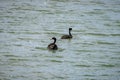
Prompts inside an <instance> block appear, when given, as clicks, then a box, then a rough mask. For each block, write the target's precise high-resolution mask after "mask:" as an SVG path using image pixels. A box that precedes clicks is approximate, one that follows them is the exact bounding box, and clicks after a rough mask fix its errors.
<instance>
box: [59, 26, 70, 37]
mask: <svg viewBox="0 0 120 80" xmlns="http://www.w3.org/2000/svg"><path fill="white" fill-rule="evenodd" d="M71 31H72V28H69V35H63V36H62V37H61V39H71V38H72V34H71Z"/></svg>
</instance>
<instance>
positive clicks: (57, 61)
mask: <svg viewBox="0 0 120 80" xmlns="http://www.w3.org/2000/svg"><path fill="white" fill-rule="evenodd" d="M50 62H56V63H62V61H59V60H50Z"/></svg>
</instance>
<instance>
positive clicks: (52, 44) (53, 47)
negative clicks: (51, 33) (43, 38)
mask: <svg viewBox="0 0 120 80" xmlns="http://www.w3.org/2000/svg"><path fill="white" fill-rule="evenodd" d="M71 30H72V28H69V35H63V36H62V37H61V39H71V38H72V34H71ZM52 39H53V40H54V42H53V43H50V44H49V45H48V49H49V50H57V49H58V47H57V45H56V44H55V43H56V40H57V39H56V38H55V37H53V38H52Z"/></svg>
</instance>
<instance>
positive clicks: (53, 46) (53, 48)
mask: <svg viewBox="0 0 120 80" xmlns="http://www.w3.org/2000/svg"><path fill="white" fill-rule="evenodd" d="M52 39H53V40H54V42H53V43H50V44H49V45H48V47H47V48H48V49H49V50H57V49H58V47H57V45H56V44H55V43H56V40H57V39H56V38H55V37H53V38H52Z"/></svg>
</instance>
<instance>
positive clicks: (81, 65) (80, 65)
mask: <svg viewBox="0 0 120 80" xmlns="http://www.w3.org/2000/svg"><path fill="white" fill-rule="evenodd" d="M74 66H76V67H91V66H90V65H83V64H78V65H74Z"/></svg>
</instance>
